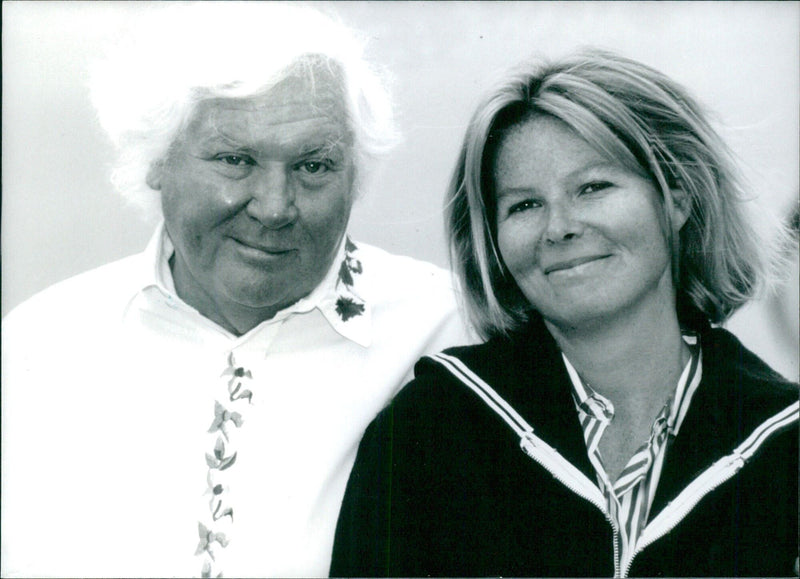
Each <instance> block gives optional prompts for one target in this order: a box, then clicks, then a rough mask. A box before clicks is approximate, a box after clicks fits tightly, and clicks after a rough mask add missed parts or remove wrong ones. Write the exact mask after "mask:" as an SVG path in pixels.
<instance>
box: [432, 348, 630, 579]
mask: <svg viewBox="0 0 800 579" xmlns="http://www.w3.org/2000/svg"><path fill="white" fill-rule="evenodd" d="M430 358H431V359H432V360H434V361H436V362H438V363H439V364H441V365H442V366H444V367H445V369H447V370H448V371H449V372H450V373H451V374H452V375H453V376H455V377H456V378H457V379H458V380H459V381H460V382H462V383H463V384H464V385H465V386H467V387H468V388H469V389H470V390H472V391H473V392H474V393H475V394H476V395H477V396H478V397H479V398H480V399H481V400H483V402H484V403H485V404H486V405H487V406H488V407H489V408H491V409H492V410H493V411H494V412H495V413H496V414H497V415H498V416H500V418H502V419H503V420H504V421H505V422H506V424H507V425H508V426H510V427H511V429H512V430H513V431H514V432H515V433H516V434H517V436H519V437H520V441H519V444H520V448H521V449H522V451H523V452H524V453H525V454H527V455H528V456H529V457H530V458H531V459H532V460H533V461H534V462H536V463H537V464H539V465H540V466H541V467H542V468H544V469H545V470H546V471H547V472H549V473H550V474H551V475H552V476H553V478H555V479H556V480H558V481H559V482H560V483H561V484H563V485H564V486H565V487H567V488H568V489H569V490H570V491H572V492H573V493H574V494H576V495H578V496H579V497H581V498H582V499H584V500H586V501H588V502H589V503H591V504H592V505H594V506H595V507H597V509H598V510H599V511H600V512H601V513H603V517H604V518H605V519H606V521H607V522H608V524H609V525H611V530H612V532H613V541H612V544H613V548H614V577H620V560H619V557H620V555H619V528H618V526H617V524H616V523H615V522H614V520H613V519H612V518H611V515H609V514H608V511H607V510H606V506H605V497H603V495H602V493H601V492H600V489H598V488H597V487H596V486H595V485H594V484H593V483H592V482H591V481H590V480H589V479H588V478H586V475H584V474H583V473H582V472H581V471H580V470H578V469H577V468H575V466H574V465H573V464H572V463H570V462H569V461H568V460H566V459H565V458H564V457H562V456H561V455H560V454H559V453H558V451H556V449H554V448H553V447H551V446H550V445H549V444H547V443H546V442H545V441H544V440H542V439H541V438H539V437H537V436H536V435H535V434H534V433H533V427H532V426H531V425H530V424H528V422H527V421H526V420H525V419H524V418H523V417H522V416H520V415H519V413H517V411H516V410H515V409H514V407H513V406H511V405H510V404H509V403H508V402H506V401H505V399H503V397H502V396H500V395H499V394H498V393H497V392H496V391H495V390H494V389H493V388H492V387H491V386H489V384H487V383H486V382H485V381H484V380H483V379H482V378H481V377H480V376H478V375H477V374H475V373H474V372H473V371H472V370H471V369H470V368H469V367H468V366H467V365H466V364H464V363H463V362H462V361H461V360H460V359H458V358H456V357H455V356H451V355H449V354H445V353H443V352H442V353H439V354H433V355H432V356H430Z"/></svg>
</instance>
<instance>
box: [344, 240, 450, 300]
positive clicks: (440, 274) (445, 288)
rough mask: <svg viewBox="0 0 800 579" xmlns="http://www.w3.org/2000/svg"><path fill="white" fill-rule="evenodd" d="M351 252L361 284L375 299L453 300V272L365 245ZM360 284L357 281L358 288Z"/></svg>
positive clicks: (356, 244)
mask: <svg viewBox="0 0 800 579" xmlns="http://www.w3.org/2000/svg"><path fill="white" fill-rule="evenodd" d="M354 245H355V247H356V250H355V251H354V252H352V255H353V257H354V258H355V259H357V260H358V262H359V266H360V268H361V279H360V280H359V281H360V282H361V285H363V287H364V288H365V289H366V291H369V292H371V293H373V294H375V295H374V296H370V297H378V298H383V297H389V296H393V297H418V296H429V297H430V298H431V299H448V300H452V299H454V296H455V285H454V281H453V277H452V275H451V273H450V272H449V271H448V270H446V269H443V268H441V267H439V266H437V265H434V264H432V263H429V262H426V261H421V260H419V259H415V258H412V257H408V256H404V255H397V254H393V253H389V252H388V251H386V250H384V249H381V248H379V247H375V246H373V245H369V244H367V243H363V242H355V243H354ZM358 286H359V283H358V282H356V287H358Z"/></svg>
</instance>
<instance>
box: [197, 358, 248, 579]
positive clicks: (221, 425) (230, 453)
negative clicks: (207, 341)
mask: <svg viewBox="0 0 800 579" xmlns="http://www.w3.org/2000/svg"><path fill="white" fill-rule="evenodd" d="M227 362H228V363H227V367H226V368H225V370H223V372H222V374H220V378H222V379H223V380H224V382H225V383H226V386H225V389H226V390H227V395H228V399H229V400H228V401H227V402H225V403H223V402H220V401H219V400H215V401H214V419H213V420H212V421H211V426H209V428H208V433H209V434H211V435H213V437H211V436H210V437H209V439H210V440H209V443H210V442H211V441H212V440H213V445H214V447H213V449H212V451H211V452H207V453H206V454H205V458H206V465H207V466H208V472H207V474H206V482H207V483H208V488H207V490H206V493H205V494H206V495H211V499H210V500H209V502H208V509H209V511H207V515H206V516H204V517H203V519H204V520H205V522H206V524H204V523H203V522H202V521H200V522H198V534H199V536H200V542H199V543H198V545H197V549H196V551H195V555H198V556H201V557H202V558H203V566H202V570H201V576H202V577H222V571H221V570H220V568H219V567H220V565H224V563H225V559H224V558H219V559H218V557H217V556H218V555H220V554H221V553H220V552H219V551H215V550H216V549H221V548H225V547H227V546H228V543H229V542H230V540H229V539H228V535H227V534H226V533H225V532H222V531H223V530H228V529H233V527H232V525H233V507H232V506H231V500H230V496H231V495H230V489H229V482H230V481H231V479H230V478H229V476H230V475H229V474H227V473H225V471H227V470H228V469H229V468H231V467H232V466H233V465H234V464H235V463H236V457H237V456H238V451H237V450H236V448H237V441H238V438H237V436H240V435H239V434H234V433H236V432H238V431H239V429H240V428H241V427H242V425H243V424H244V416H243V414H242V412H241V411H242V410H243V409H245V408H248V406H249V404H251V403H252V400H253V392H252V391H251V390H250V389H248V388H247V387H246V384H247V382H248V380H251V379H252V378H253V374H252V372H250V370H248V369H247V368H245V367H244V366H240V365H239V364H238V363H237V361H236V359H235V357H234V355H233V352H230V353H229V354H228V359H227ZM221 382H222V380H221ZM223 394H224V392H223ZM222 399H223V400H224V396H223V397H222ZM242 401H245V402H246V403H245V402H242Z"/></svg>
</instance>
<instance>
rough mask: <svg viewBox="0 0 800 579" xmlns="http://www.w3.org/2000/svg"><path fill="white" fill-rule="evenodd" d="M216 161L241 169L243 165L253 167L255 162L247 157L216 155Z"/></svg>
mask: <svg viewBox="0 0 800 579" xmlns="http://www.w3.org/2000/svg"><path fill="white" fill-rule="evenodd" d="M216 160H217V161H222V162H223V163H225V164H226V165H231V166H233V167H242V166H244V165H254V164H255V161H253V159H251V158H250V157H248V156H247V155H231V154H225V155H217V157H216Z"/></svg>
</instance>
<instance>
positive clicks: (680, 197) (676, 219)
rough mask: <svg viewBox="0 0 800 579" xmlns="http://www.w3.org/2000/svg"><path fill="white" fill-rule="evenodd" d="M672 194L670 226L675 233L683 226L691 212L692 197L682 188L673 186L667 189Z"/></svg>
mask: <svg viewBox="0 0 800 579" xmlns="http://www.w3.org/2000/svg"><path fill="white" fill-rule="evenodd" d="M669 192H670V195H671V196H672V208H673V212H672V227H673V229H674V230H675V233H677V232H678V231H680V230H681V228H683V226H684V224H685V223H686V222H687V221H688V220H689V215H691V213H692V199H691V197H689V194H688V193H686V191H684V190H683V189H682V188H680V187H675V188H673V189H670V190H669Z"/></svg>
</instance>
